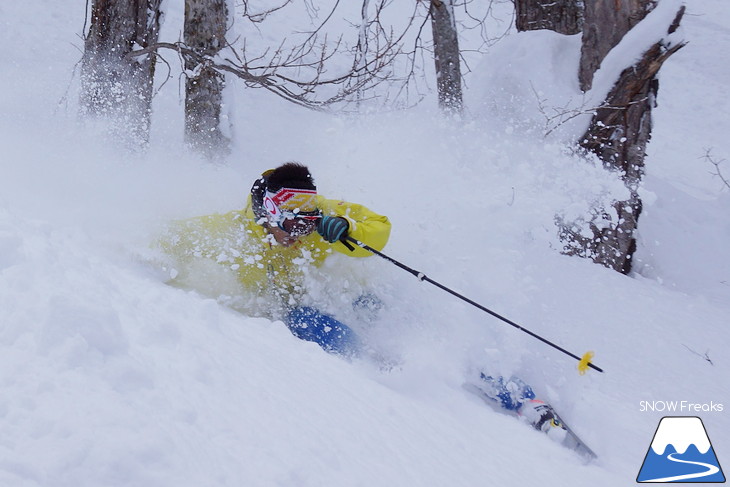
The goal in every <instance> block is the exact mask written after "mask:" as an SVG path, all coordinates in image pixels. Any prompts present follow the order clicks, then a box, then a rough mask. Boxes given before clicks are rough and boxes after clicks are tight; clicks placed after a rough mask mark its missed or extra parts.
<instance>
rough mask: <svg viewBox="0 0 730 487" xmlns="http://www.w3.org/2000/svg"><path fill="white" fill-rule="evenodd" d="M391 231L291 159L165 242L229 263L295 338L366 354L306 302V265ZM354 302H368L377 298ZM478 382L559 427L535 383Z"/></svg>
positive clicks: (546, 427) (361, 252) (186, 256)
mask: <svg viewBox="0 0 730 487" xmlns="http://www.w3.org/2000/svg"><path fill="white" fill-rule="evenodd" d="M390 229H391V224H390V221H389V220H388V218H387V217H386V216H383V215H379V214H376V213H374V212H372V211H370V210H369V209H367V208H365V207H364V206H361V205H358V204H354V203H348V202H345V201H336V200H329V199H326V198H324V197H323V196H321V195H319V194H317V188H316V186H315V183H314V180H313V178H312V176H311V174H310V172H309V169H308V168H307V167H306V166H304V165H301V164H299V163H294V162H289V163H286V164H283V165H281V166H279V167H277V168H276V169H271V170H268V171H266V172H264V173H263V174H262V175H261V177H260V178H258V179H257V180H256V181H255V182H254V184H253V187H252V188H251V192H250V194H249V196H248V199H247V204H246V207H245V208H244V209H243V210H242V211H238V210H236V211H232V212H229V213H226V214H223V215H220V214H217V215H209V216H204V217H198V218H193V219H189V220H185V221H183V222H179V223H178V224H177V225H175V227H174V228H173V229H172V232H171V235H168V236H167V238H166V239H164V240H163V242H162V246H163V249H164V250H165V251H166V252H167V253H168V254H170V255H172V256H174V257H175V258H176V260H177V265H178V266H182V268H184V267H186V266H188V267H195V263H196V262H198V261H199V260H201V258H202V260H207V261H213V262H215V265H221V264H222V265H225V266H228V267H229V268H230V269H231V270H233V271H234V272H235V273H236V274H237V279H238V281H239V282H240V283H241V284H242V285H243V286H244V287H245V288H246V290H247V291H249V292H251V293H252V294H253V295H254V296H258V297H262V298H263V300H264V304H265V307H267V308H268V309H269V311H272V310H273V311H274V312H272V313H271V314H272V316H271V317H272V318H281V319H282V320H283V321H284V323H285V324H286V325H287V327H288V328H289V330H290V331H291V332H292V333H293V334H294V335H295V336H296V337H298V338H300V339H303V340H307V341H312V342H315V343H317V344H318V345H320V346H321V347H322V348H323V349H324V350H326V351H327V352H330V353H334V354H337V355H341V356H344V357H348V358H350V357H355V356H358V355H360V354H361V353H362V351H363V344H362V343H361V341H360V339H359V338H358V336H357V335H356V333H355V332H354V331H353V330H352V329H351V328H350V327H348V326H347V325H345V324H344V323H342V322H340V321H339V320H337V319H336V318H334V317H332V316H330V315H327V314H325V313H322V312H321V311H320V310H319V309H317V308H315V307H313V306H304V305H302V304H301V301H302V298H303V296H304V295H305V294H306V290H305V283H304V276H303V270H304V269H305V268H306V266H308V265H315V266H317V265H320V264H321V263H322V262H324V260H325V259H326V258H327V256H328V255H330V254H331V251H332V250H335V251H338V252H341V253H343V254H345V255H348V256H352V257H368V256H371V255H372V254H371V253H370V252H369V251H367V250H365V249H363V248H361V247H359V246H356V245H351V244H349V243H348V242H347V240H345V237H346V236H351V237H352V238H354V239H356V240H358V241H360V242H363V243H365V244H367V245H368V246H370V247H372V248H374V249H376V250H378V251H379V250H382V249H383V247H385V244H386V243H387V241H388V237H389V236H390ZM375 299H376V300H377V298H375ZM353 304H354V305H356V306H357V305H364V306H369V305H372V304H373V298H372V297H364V298H362V299H358V300H356V302H355V303H353ZM376 306H377V304H376ZM475 382H476V384H473V385H474V386H475V387H476V388H477V389H478V391H477V392H478V393H480V394H481V395H482V396H483V397H485V398H488V399H489V400H491V401H493V403H494V404H495V405H497V406H500V407H502V408H504V409H505V410H507V411H512V412H515V413H517V414H518V415H519V416H521V417H522V418H524V419H526V420H527V421H528V422H529V423H530V424H532V425H533V426H534V427H535V428H536V429H538V430H541V431H543V432H549V431H550V430H553V429H560V428H561V425H560V421H559V419H558V417H557V415H556V414H555V413H554V411H553V409H552V408H551V407H550V406H549V405H548V404H547V403H544V402H542V401H540V400H537V399H536V398H535V394H534V392H533V390H532V388H531V387H530V386H529V385H527V384H526V383H524V382H523V381H522V380H520V379H519V378H516V377H512V378H510V379H505V378H503V377H492V376H490V375H487V374H485V373H481V372H480V373H479V379H478V380H477V381H475Z"/></svg>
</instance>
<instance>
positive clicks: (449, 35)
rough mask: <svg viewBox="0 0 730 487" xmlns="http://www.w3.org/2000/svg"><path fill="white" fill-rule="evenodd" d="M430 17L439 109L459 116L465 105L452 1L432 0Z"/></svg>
mask: <svg viewBox="0 0 730 487" xmlns="http://www.w3.org/2000/svg"><path fill="white" fill-rule="evenodd" d="M430 14H431V29H432V31H433V56H434V61H435V63H436V85H437V88H438V97H439V107H440V108H441V109H442V110H443V111H444V112H446V113H452V114H460V113H461V111H462V108H463V105H464V102H463V96H462V91H461V59H460V52H459V36H458V34H457V31H456V19H455V18H454V4H453V0H431V9H430Z"/></svg>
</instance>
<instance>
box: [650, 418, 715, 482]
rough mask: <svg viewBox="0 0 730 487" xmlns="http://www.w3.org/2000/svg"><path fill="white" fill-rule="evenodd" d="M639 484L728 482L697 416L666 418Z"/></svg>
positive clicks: (661, 423) (651, 448) (653, 439)
mask: <svg viewBox="0 0 730 487" xmlns="http://www.w3.org/2000/svg"><path fill="white" fill-rule="evenodd" d="M636 481H637V482H640V483H642V482H652V483H662V482H667V483H668V482H701V483H722V482H725V475H724V474H723V471H722V467H720V462H719V461H718V460H717V455H715V449H714V448H713V447H712V443H710V438H709V436H707V430H706V429H705V425H704V424H703V423H702V420H701V419H700V418H698V417H696V416H665V417H663V418H662V419H661V421H659V426H657V430H656V432H655V433H654V437H653V438H652V441H651V444H650V445H649V449H648V450H647V452H646V457H645V458H644V463H643V464H642V465H641V470H639V475H638V476H637V477H636Z"/></svg>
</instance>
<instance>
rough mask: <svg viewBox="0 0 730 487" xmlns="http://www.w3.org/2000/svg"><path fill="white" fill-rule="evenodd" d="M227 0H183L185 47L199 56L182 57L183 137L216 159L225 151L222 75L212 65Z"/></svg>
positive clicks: (222, 42)
mask: <svg viewBox="0 0 730 487" xmlns="http://www.w3.org/2000/svg"><path fill="white" fill-rule="evenodd" d="M226 2H227V0H185V25H184V30H183V41H184V44H185V46H187V48H188V49H190V50H191V51H192V52H194V53H196V54H197V55H198V56H196V57H193V56H187V57H185V75H186V82H185V140H186V142H187V143H188V144H189V145H190V146H191V147H193V148H194V149H196V150H198V151H199V152H201V153H203V154H205V155H206V156H208V157H211V158H215V157H218V156H220V155H222V154H225V153H226V152H227V151H228V144H229V140H228V138H227V137H226V136H225V135H223V132H222V131H221V106H222V100H223V89H224V87H225V77H224V74H223V73H221V72H220V71H219V70H216V69H215V67H214V66H213V65H212V64H211V62H210V60H211V59H213V58H214V57H215V56H216V55H217V54H218V53H219V52H220V51H221V49H223V48H224V47H225V46H226V30H227V27H228V7H227V5H226Z"/></svg>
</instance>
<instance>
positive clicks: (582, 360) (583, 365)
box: [343, 236, 603, 374]
mask: <svg viewBox="0 0 730 487" xmlns="http://www.w3.org/2000/svg"><path fill="white" fill-rule="evenodd" d="M345 239H347V240H348V241H350V242H352V243H353V244H355V245H357V246H358V247H361V248H363V249H365V250H367V251H369V252H372V253H373V254H375V255H377V256H378V257H381V258H383V259H385V260H387V261H388V262H390V263H391V264H395V265H396V266H398V267H400V268H401V269H403V270H404V271H406V272H408V273H410V274H412V275H414V276H416V277H417V278H418V280H419V281H426V282H428V283H431V284H433V285H434V286H436V287H437V288H439V289H442V290H444V291H446V292H447V293H449V294H451V295H453V296H456V297H457V298H459V299H461V300H462V301H465V302H467V303H469V304H471V305H472V306H474V307H476V308H479V309H480V310H482V311H484V312H485V313H489V314H490V315H492V316H494V317H495V318H497V319H500V320H502V321H503V322H505V323H507V324H508V325H511V326H513V327H515V328H517V329H518V330H520V331H523V332H525V333H527V334H528V335H530V336H531V337H533V338H537V339H538V340H540V341H541V342H543V343H545V344H546V345H550V346H551V347H553V348H554V349H556V350H559V351H561V352H563V353H564V354H565V355H568V356H569V357H573V358H574V359H576V360H577V361H578V370H579V371H580V373H581V374H584V373H585V372H586V370H588V367H590V368H592V369H593V370H597V371H598V372H603V369H602V368H600V367H598V366H596V365H594V364H593V363H592V362H591V359H592V358H593V353H592V352H587V353H585V354H584V355H583V357H579V356H577V355H575V354H573V353H571V352H569V351H567V350H566V349H564V348H563V347H561V346H560V345H556V344H555V343H553V342H551V341H550V340H548V339H546V338H543V337H541V336H540V335H538V334H537V333H534V332H532V331H530V330H528V329H527V328H524V327H522V326H520V325H518V324H517V323H515V322H514V321H512V320H510V319H507V318H505V317H504V316H502V315H500V314H498V313H495V312H494V311H492V310H491V309H489V308H487V307H486V306H483V305H481V304H479V303H477V302H476V301H474V300H472V299H469V298H467V297H466V296H464V295H462V294H459V293H457V292H456V291H454V290H453V289H450V288H448V287H446V286H444V285H443V284H441V283H439V282H437V281H434V280H433V279H431V278H430V277H428V276H427V275H425V274H424V273H423V272H420V271H417V270H415V269H412V268H410V267H408V266H407V265H405V264H403V263H401V262H398V261H397V260H395V259H394V258H392V257H389V256H387V255H385V254H384V253H382V252H381V251H379V250H375V249H374V248H372V247H370V246H369V245H366V244H364V243H362V242H360V241H359V240H357V239H354V238H352V237H350V236H346V237H345ZM343 243H344V242H343Z"/></svg>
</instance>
